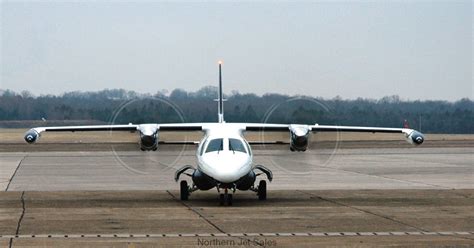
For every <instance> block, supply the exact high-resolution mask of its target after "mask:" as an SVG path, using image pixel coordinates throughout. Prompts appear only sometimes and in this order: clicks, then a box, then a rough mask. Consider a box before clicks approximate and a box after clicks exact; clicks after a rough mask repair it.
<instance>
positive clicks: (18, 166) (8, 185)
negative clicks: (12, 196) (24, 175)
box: [5, 154, 28, 191]
mask: <svg viewBox="0 0 474 248" xmlns="http://www.w3.org/2000/svg"><path fill="white" fill-rule="evenodd" d="M26 157H28V154H26V155H25V156H24V157H23V158H22V159H21V160H20V162H19V163H18V165H17V166H16V169H15V171H14V172H13V174H12V177H10V181H8V184H7V187H6V188H5V191H8V188H10V184H11V183H12V181H13V178H14V177H15V176H16V172H17V171H18V169H19V168H20V166H21V163H22V162H23V160H25V158H26Z"/></svg>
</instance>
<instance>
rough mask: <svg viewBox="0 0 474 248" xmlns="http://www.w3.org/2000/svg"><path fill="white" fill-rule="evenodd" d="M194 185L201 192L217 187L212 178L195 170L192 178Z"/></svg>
mask: <svg viewBox="0 0 474 248" xmlns="http://www.w3.org/2000/svg"><path fill="white" fill-rule="evenodd" d="M192 179H193V183H194V185H196V187H198V189H200V190H210V189H212V188H214V187H215V186H216V182H215V181H214V179H212V178H211V177H210V176H208V175H206V174H204V173H202V172H201V171H199V170H195V171H194V173H193V176H192Z"/></svg>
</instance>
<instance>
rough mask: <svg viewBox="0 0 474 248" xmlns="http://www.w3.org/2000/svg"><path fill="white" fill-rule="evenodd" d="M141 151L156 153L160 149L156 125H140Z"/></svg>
mask: <svg viewBox="0 0 474 248" xmlns="http://www.w3.org/2000/svg"><path fill="white" fill-rule="evenodd" d="M138 130H139V131H140V149H141V150H142V151H156V149H158V139H159V137H158V128H157V126H156V125H152V124H150V125H148V124H144V125H140V126H139V127H138Z"/></svg>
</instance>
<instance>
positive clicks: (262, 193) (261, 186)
mask: <svg viewBox="0 0 474 248" xmlns="http://www.w3.org/2000/svg"><path fill="white" fill-rule="evenodd" d="M257 195H258V199H259V200H261V201H263V200H266V199H267V182H266V181H265V180H261V181H260V182H259V183H258V193H257Z"/></svg>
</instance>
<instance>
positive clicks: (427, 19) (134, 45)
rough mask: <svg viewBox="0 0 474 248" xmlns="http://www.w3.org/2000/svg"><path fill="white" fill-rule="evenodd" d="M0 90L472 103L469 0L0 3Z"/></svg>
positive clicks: (470, 13) (35, 92) (470, 15)
mask: <svg viewBox="0 0 474 248" xmlns="http://www.w3.org/2000/svg"><path fill="white" fill-rule="evenodd" d="M0 6H1V51H0V52H1V81H0V88H2V89H11V90H15V91H18V92H19V91H21V90H29V91H31V92H33V93H34V94H36V95H39V94H46V93H54V94H59V93H62V92H65V91H73V90H83V91H85V90H87V91H89V90H100V89H104V88H124V89H128V90H135V91H138V92H150V93H155V92H157V91H158V90H161V89H168V90H171V89H174V88H183V89H186V90H197V89H199V88H201V87H202V86H205V85H217V63H216V62H217V61H218V60H219V59H222V60H223V61H224V67H223V68H224V71H223V76H224V92H228V93H230V92H231V90H238V91H240V92H241V93H247V92H253V93H257V94H263V93H267V92H277V93H285V94H304V95H311V96H321V97H325V98H332V97H335V96H337V95H339V96H341V97H343V98H357V97H364V98H380V97H383V96H387V95H395V94H396V95H399V96H400V97H401V98H403V99H410V100H416V99H445V100H457V99H460V98H462V97H469V98H471V99H472V98H473V95H474V91H473V78H472V71H473V61H472V57H473V51H472V46H473V44H472V43H473V41H472V39H473V37H472V13H473V6H472V3H471V1H457V2H456V1H444V2H443V1H441V2H440V1H438V2H429V1H423V2H416V1H392V2H383V3H380V2H375V3H374V2H345V3H342V2H339V3H328V2H300V3H272V2H259V3H249V2H247V3H240V2H227V3H219V2H202V3H166V2H156V1H127V2H123V1H122V2H115V3H111V2H106V1H88V2H78V1H76V2H74V1H68V2H61V1H49V2H46V3H45V2H43V3H39V2H13V1H1V5H0Z"/></svg>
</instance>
